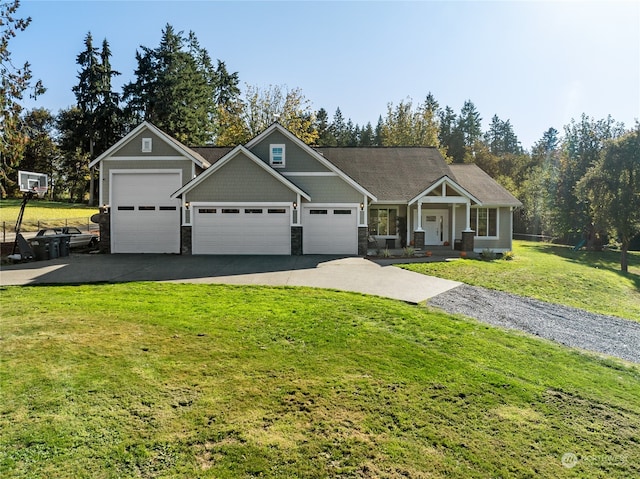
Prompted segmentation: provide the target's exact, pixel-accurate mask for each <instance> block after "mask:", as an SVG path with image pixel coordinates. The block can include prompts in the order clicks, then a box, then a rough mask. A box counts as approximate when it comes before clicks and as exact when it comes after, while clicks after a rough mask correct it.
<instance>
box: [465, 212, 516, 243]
mask: <svg viewBox="0 0 640 479" xmlns="http://www.w3.org/2000/svg"><path fill="white" fill-rule="evenodd" d="M498 216H499V218H500V219H499V222H500V223H499V231H498V236H499V238H498V239H482V238H477V237H476V239H475V244H474V249H475V250H476V251H482V250H483V249H484V248H491V249H507V250H510V249H511V221H512V219H513V215H512V213H511V211H510V209H509V208H498Z"/></svg>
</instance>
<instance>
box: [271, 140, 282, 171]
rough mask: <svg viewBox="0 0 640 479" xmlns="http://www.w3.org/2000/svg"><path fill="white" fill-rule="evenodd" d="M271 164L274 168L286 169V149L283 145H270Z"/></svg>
mask: <svg viewBox="0 0 640 479" xmlns="http://www.w3.org/2000/svg"><path fill="white" fill-rule="evenodd" d="M269 163H270V164H271V166H273V167H274V168H284V166H285V147H284V145H282V144H278V145H269Z"/></svg>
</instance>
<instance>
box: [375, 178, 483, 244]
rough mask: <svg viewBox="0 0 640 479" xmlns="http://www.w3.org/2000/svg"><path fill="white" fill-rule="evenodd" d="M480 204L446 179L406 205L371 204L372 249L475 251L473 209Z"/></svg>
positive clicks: (439, 181) (442, 179) (436, 183)
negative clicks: (472, 225) (410, 247)
mask: <svg viewBox="0 0 640 479" xmlns="http://www.w3.org/2000/svg"><path fill="white" fill-rule="evenodd" d="M479 203H480V201H479V200H478V199H476V198H475V197H474V196H473V195H471V194H470V193H468V192H466V191H465V190H464V189H463V188H462V187H460V186H459V185H457V184H456V183H455V182H454V181H453V180H451V179H450V178H448V177H446V176H445V177H443V178H441V179H440V180H438V181H437V182H435V183H434V184H433V185H431V186H430V187H429V188H427V189H426V190H425V191H423V192H422V193H421V194H419V195H418V196H416V197H415V198H413V199H411V200H410V201H408V202H407V203H404V204H402V203H386V204H379V203H378V204H372V205H371V206H370V207H369V238H370V243H372V244H371V245H370V248H371V247H374V248H387V249H395V248H403V247H405V246H412V247H413V248H415V249H417V250H433V249H434V248H435V247H441V248H444V249H445V250H448V251H455V250H462V251H473V250H474V236H475V231H474V230H473V229H472V228H471V224H472V214H473V213H472V210H471V207H472V205H477V204H479ZM374 242H375V244H373V243H374Z"/></svg>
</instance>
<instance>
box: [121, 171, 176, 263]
mask: <svg viewBox="0 0 640 479" xmlns="http://www.w3.org/2000/svg"><path fill="white" fill-rule="evenodd" d="M181 186H182V184H181V180H180V173H115V172H114V173H113V174H112V176H111V251H112V252H113V253H179V252H180V208H179V200H177V199H171V198H170V195H171V194H172V193H173V192H174V191H176V190H178V189H179V188H180V187H181Z"/></svg>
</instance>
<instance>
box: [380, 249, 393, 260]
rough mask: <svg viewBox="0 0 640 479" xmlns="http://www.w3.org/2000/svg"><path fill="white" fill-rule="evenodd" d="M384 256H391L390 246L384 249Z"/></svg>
mask: <svg viewBox="0 0 640 479" xmlns="http://www.w3.org/2000/svg"><path fill="white" fill-rule="evenodd" d="M382 257H383V258H390V257H391V251H389V248H385V249H383V250H382Z"/></svg>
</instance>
